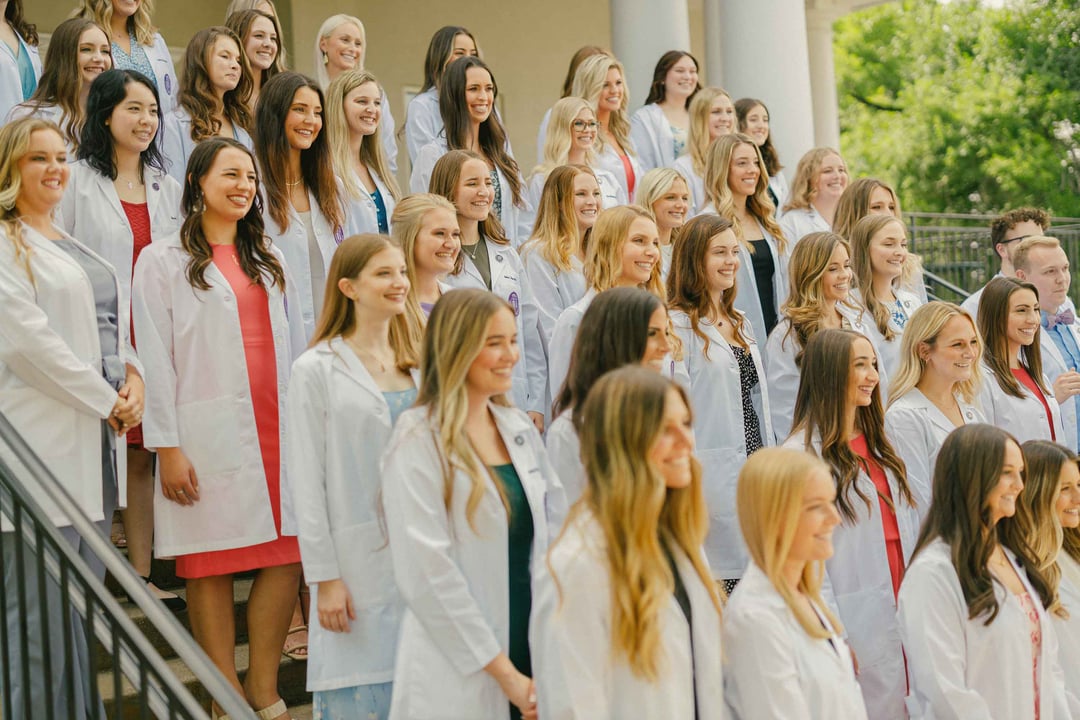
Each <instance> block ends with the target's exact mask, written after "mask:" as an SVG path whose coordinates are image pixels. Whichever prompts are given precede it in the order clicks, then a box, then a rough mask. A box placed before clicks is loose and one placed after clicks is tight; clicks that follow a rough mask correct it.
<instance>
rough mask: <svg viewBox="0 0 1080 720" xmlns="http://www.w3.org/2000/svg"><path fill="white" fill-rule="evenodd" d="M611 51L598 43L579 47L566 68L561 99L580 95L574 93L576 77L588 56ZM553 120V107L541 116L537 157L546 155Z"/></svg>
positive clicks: (537, 133)
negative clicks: (597, 44) (548, 129)
mask: <svg viewBox="0 0 1080 720" xmlns="http://www.w3.org/2000/svg"><path fill="white" fill-rule="evenodd" d="M609 54H610V53H609V52H608V51H607V50H605V49H604V48H602V47H597V46H596V45H583V46H582V47H579V48H578V49H577V52H575V53H574V54H573V55H571V56H570V65H569V66H567V68H566V77H565V78H564V79H563V86H562V95H560V96H559V99H560V100H562V99H563V98H568V97H579V96H578V95H576V93H574V78H575V77H576V76H577V71H578V68H579V67H581V63H583V62H585V60H586V59H587V58H590V57H592V56H593V55H609ZM550 122H551V108H548V109H547V110H546V111H544V116H543V117H542V118H540V127H539V129H538V130H537V131H536V157H538V158H541V157H544V145H545V144H547V127H548V124H549V123H550Z"/></svg>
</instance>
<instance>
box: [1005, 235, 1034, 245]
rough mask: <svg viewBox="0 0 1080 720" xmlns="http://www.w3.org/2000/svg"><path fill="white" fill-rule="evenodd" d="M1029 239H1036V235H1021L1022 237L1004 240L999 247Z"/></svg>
mask: <svg viewBox="0 0 1080 720" xmlns="http://www.w3.org/2000/svg"><path fill="white" fill-rule="evenodd" d="M1029 237H1035V236H1034V235H1021V236H1020V237H1014V238H1009V239H1008V240H1002V241H1001V242H999V243H998V245H1008V244H1009V243H1014V242H1020V241H1021V240H1027V239H1028V238H1029Z"/></svg>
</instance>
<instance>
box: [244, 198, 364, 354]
mask: <svg viewBox="0 0 1080 720" xmlns="http://www.w3.org/2000/svg"><path fill="white" fill-rule="evenodd" d="M308 205H309V206H310V208H311V210H310V212H311V227H312V229H313V230H314V231H315V242H316V243H318V245H319V250H320V251H321V252H322V259H323V272H329V271H330V261H331V260H333V258H334V251H335V250H337V247H338V245H340V244H341V241H342V240H344V239H345V232H344V230H343V229H342V228H333V227H331V226H330V221H329V220H327V219H326V216H324V215H323V214H322V210H320V209H319V203H318V202H317V201H316V200H315V196H314V195H313V194H312V193H311V191H310V190H308ZM288 210H289V227H288V229H286V230H282V229H281V227H280V226H279V225H278V224H277V222H276V221H275V220H274V218H272V217H271V216H270V208H269V205H268V204H267V203H266V202H265V201H264V202H263V223H264V225H265V227H266V235H267V237H269V238H270V241H271V242H272V243H273V244H274V247H276V248H277V249H278V250H280V251H281V253H282V255H283V256H284V257H285V264H286V265H287V266H288V268H289V270H290V271H291V272H292V278H293V282H295V283H296V290H297V293H298V298H297V299H298V301H299V303H300V304H299V306H298V307H299V308H300V318H302V319H303V321H304V338H305V339H306V340H310V339H311V336H312V335H314V334H315V323H316V321H318V317H316V315H315V295H316V294H318V296H319V301H320V303H321V301H322V298H323V292H324V291H325V288H323V287H318V288H315V287H312V286H311V282H312V279H311V263H310V259H309V257H308V236H307V230H306V229H305V227H304V221H303V220H301V219H300V213H298V212H297V211H296V209H295V208H294V207H293V206H292V204H291V203H290V204H289V206H288ZM304 344H305V345H306V344H307V343H306V342H305V343H304Z"/></svg>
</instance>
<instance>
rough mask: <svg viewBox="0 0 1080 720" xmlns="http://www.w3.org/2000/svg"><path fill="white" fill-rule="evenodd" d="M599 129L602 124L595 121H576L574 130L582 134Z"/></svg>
mask: <svg viewBox="0 0 1080 720" xmlns="http://www.w3.org/2000/svg"><path fill="white" fill-rule="evenodd" d="M598 127H600V123H598V122H596V121H595V120H575V121H574V125H573V128H574V129H575V130H577V131H578V132H581V131H582V130H595V129H596V128H598Z"/></svg>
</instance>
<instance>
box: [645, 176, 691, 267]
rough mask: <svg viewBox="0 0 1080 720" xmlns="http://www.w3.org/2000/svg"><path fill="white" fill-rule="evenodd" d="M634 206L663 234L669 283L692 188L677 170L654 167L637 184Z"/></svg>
mask: <svg viewBox="0 0 1080 720" xmlns="http://www.w3.org/2000/svg"><path fill="white" fill-rule="evenodd" d="M634 204H636V205H637V206H638V207H641V208H644V209H645V210H648V211H649V212H650V213H651V214H652V216H653V219H654V220H656V230H657V232H658V233H659V235H660V277H661V278H662V279H663V280H664V282H667V279H668V275H669V274H670V273H671V253H672V248H673V243H674V239H675V236H676V235H678V233H679V231H680V229H681V228H682V226H683V225H684V224H685V223H686V221H687V220H689V219H690V185H689V184H688V183H687V182H686V178H684V177H683V176H682V175H680V174H679V171H678V170H674V169H672V168H669V167H662V168H654V169H652V170H650V171H649V172H647V173H645V174H644V175H643V176H642V178H641V180H640V182H638V186H637V192H636V194H635V196H634Z"/></svg>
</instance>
